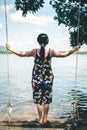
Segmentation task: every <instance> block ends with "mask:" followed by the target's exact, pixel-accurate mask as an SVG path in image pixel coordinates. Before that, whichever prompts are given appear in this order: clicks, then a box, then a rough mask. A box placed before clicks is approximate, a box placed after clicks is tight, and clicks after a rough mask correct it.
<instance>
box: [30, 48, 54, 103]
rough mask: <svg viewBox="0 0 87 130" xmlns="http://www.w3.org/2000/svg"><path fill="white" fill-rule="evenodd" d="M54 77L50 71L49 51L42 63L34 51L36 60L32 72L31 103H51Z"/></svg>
mask: <svg viewBox="0 0 87 130" xmlns="http://www.w3.org/2000/svg"><path fill="white" fill-rule="evenodd" d="M53 79H54V75H53V72H52V69H51V57H50V49H49V53H48V55H47V57H46V58H45V59H44V62H43V63H42V61H41V57H40V55H39V54H38V53H37V50H36V58H35V61H34V68H33V72H32V88H33V101H34V103H36V104H42V103H44V104H49V103H51V102H52V85H53Z"/></svg>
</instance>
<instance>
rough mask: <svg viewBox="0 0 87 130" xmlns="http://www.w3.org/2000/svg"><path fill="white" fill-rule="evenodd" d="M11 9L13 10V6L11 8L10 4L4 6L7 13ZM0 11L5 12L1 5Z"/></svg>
mask: <svg viewBox="0 0 87 130" xmlns="http://www.w3.org/2000/svg"><path fill="white" fill-rule="evenodd" d="M13 8H14V6H13V5H12V4H9V5H6V10H7V11H10V10H11V9H13ZM0 9H1V10H2V11H4V10H5V6H4V5H2V6H1V7H0Z"/></svg>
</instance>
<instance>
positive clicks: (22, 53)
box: [6, 44, 35, 57]
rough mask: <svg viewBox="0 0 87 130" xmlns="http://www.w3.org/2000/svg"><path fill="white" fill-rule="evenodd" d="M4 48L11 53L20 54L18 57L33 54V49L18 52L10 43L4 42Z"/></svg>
mask: <svg viewBox="0 0 87 130" xmlns="http://www.w3.org/2000/svg"><path fill="white" fill-rule="evenodd" d="M6 48H7V50H9V51H11V52H12V53H14V54H16V55H17V56H20V57H26V56H34V52H35V51H34V49H33V50H31V51H28V52H20V51H16V50H14V49H13V48H12V47H11V46H10V44H6Z"/></svg>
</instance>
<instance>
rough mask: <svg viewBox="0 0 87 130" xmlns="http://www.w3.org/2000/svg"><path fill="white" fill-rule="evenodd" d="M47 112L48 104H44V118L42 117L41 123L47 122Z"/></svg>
mask: <svg viewBox="0 0 87 130" xmlns="http://www.w3.org/2000/svg"><path fill="white" fill-rule="evenodd" d="M48 112H49V104H44V117H43V122H44V123H46V122H47V116H48Z"/></svg>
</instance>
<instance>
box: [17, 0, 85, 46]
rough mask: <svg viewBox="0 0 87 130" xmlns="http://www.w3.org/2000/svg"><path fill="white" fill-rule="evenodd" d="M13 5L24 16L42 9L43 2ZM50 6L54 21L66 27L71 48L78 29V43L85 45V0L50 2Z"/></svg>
mask: <svg viewBox="0 0 87 130" xmlns="http://www.w3.org/2000/svg"><path fill="white" fill-rule="evenodd" d="M79 4H80V6H79ZM15 5H16V10H19V9H21V10H22V12H23V16H26V14H27V12H31V13H36V12H37V11H38V10H39V9H40V8H41V7H43V5H44V0H15ZM50 5H52V8H53V9H54V10H55V12H56V16H54V19H55V20H57V21H58V25H60V24H64V25H65V26H67V27H68V30H69V34H70V44H71V46H73V47H74V46H75V45H76V44H77V37H78V27H79V32H80V33H79V37H78V38H79V43H80V44H81V45H83V44H87V0H50ZM78 15H80V19H78ZM78 20H80V21H79V24H78Z"/></svg>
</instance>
